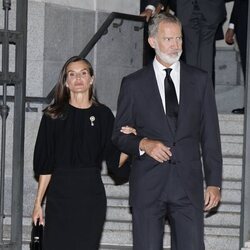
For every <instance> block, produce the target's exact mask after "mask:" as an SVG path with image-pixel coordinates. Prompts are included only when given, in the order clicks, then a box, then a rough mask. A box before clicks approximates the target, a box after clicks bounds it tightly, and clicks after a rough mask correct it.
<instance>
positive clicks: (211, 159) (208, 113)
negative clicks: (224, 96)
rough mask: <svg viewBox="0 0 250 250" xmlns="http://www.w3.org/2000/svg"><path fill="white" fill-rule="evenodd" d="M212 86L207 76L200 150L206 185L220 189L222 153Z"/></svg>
mask: <svg viewBox="0 0 250 250" xmlns="http://www.w3.org/2000/svg"><path fill="white" fill-rule="evenodd" d="M212 86H213V85H212V82H211V79H210V78H209V76H208V75H207V77H206V85H205V90H204V96H203V103H202V114H201V149H202V158H203V167H204V174H205V181H206V185H207V186H218V187H221V182H222V153H221V141H220V129H219V121H218V114H217V108H216V102H215V94H214V90H213V87H212Z"/></svg>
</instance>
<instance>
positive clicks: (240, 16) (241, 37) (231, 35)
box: [225, 0, 248, 114]
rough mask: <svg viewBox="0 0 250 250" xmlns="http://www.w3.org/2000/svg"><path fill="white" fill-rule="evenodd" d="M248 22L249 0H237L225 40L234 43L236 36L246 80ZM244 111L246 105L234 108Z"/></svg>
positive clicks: (233, 111)
mask: <svg viewBox="0 0 250 250" xmlns="http://www.w3.org/2000/svg"><path fill="white" fill-rule="evenodd" d="M247 23H248V0H235V1H234V5H233V10H232V13H231V17H230V21H229V26H228V29H227V31H226V34H225V41H226V43H228V44H229V45H231V44H234V42H235V36H236V40H237V44H238V47H239V51H240V59H241V66H242V71H243V76H244V82H246V52H247ZM244 112H245V109H244V107H243V108H236V109H234V110H232V113H233V114H244Z"/></svg>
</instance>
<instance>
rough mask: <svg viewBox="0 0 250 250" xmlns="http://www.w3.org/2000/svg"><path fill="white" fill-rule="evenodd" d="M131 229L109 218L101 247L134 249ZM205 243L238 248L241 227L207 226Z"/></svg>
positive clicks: (27, 239)
mask: <svg viewBox="0 0 250 250" xmlns="http://www.w3.org/2000/svg"><path fill="white" fill-rule="evenodd" d="M131 229H132V226H131V223H127V222H117V221H109V220H107V221H106V223H105V227H104V232H103V236H102V240H101V243H102V244H101V248H100V249H117V250H119V249H132V248H131V247H132V232H131ZM30 230H31V227H30V226H24V230H23V231H24V232H23V244H24V245H23V246H24V247H23V248H22V250H26V249H29V248H28V246H29V242H30ZM5 231H7V230H5ZM205 244H206V249H207V250H212V249H215V250H236V249H238V248H237V246H238V244H239V229H238V228H227V227H220V228H218V227H208V226H206V227H205ZM164 246H165V248H164V249H170V248H169V246H170V230H169V227H168V226H167V225H166V227H165V236H164ZM222 246H223V247H222Z"/></svg>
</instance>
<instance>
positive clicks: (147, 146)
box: [139, 138, 172, 163]
mask: <svg viewBox="0 0 250 250" xmlns="http://www.w3.org/2000/svg"><path fill="white" fill-rule="evenodd" d="M139 147H140V150H142V151H144V152H145V153H146V154H148V155H149V156H151V157H152V158H154V159H155V160H156V161H158V162H160V163H163V162H164V161H168V160H169V159H170V157H171V156H172V153H171V151H170V148H169V147H166V146H165V145H164V144H163V143H162V142H160V141H156V140H150V139H147V138H143V139H142V140H141V141H140V144H139Z"/></svg>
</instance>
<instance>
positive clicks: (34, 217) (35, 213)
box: [32, 202, 44, 225]
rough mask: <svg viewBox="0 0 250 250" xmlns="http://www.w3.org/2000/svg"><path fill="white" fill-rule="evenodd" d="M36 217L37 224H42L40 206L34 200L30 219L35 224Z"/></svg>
mask: <svg viewBox="0 0 250 250" xmlns="http://www.w3.org/2000/svg"><path fill="white" fill-rule="evenodd" d="M38 219H39V224H42V225H44V221H43V210H42V206H41V204H40V203H39V202H36V203H35V205H34V209H33V214H32V221H33V223H34V224H35V225H36V223H37V220H38Z"/></svg>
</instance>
